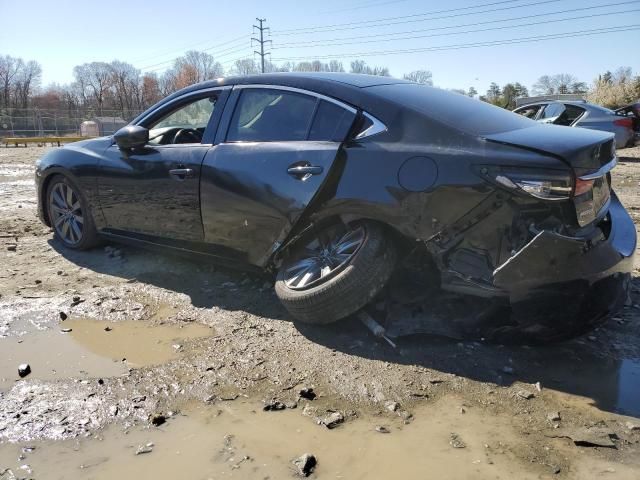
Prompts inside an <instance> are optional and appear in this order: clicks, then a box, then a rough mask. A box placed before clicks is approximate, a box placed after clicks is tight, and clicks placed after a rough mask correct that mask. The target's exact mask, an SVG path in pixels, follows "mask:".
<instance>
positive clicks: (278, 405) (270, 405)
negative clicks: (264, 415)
mask: <svg viewBox="0 0 640 480" xmlns="http://www.w3.org/2000/svg"><path fill="white" fill-rule="evenodd" d="M286 408H287V405H286V404H285V403H283V402H281V401H280V400H276V399H275V398H272V399H271V400H266V401H265V402H264V406H263V407H262V410H264V411H265V412H272V411H278V410H284V409H286Z"/></svg>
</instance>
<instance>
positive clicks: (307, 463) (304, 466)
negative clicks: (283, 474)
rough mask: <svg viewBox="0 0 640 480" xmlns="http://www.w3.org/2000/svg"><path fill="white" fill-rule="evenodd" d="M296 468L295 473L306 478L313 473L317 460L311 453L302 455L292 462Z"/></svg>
mask: <svg viewBox="0 0 640 480" xmlns="http://www.w3.org/2000/svg"><path fill="white" fill-rule="evenodd" d="M293 464H294V465H295V466H296V469H297V473H298V475H299V476H301V477H308V476H309V475H311V474H312V473H313V471H314V470H315V468H316V465H317V464H318V460H317V459H316V457H315V455H312V454H311V453H304V454H302V455H300V456H299V457H298V458H296V459H295V460H294V461H293Z"/></svg>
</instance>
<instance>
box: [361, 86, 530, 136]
mask: <svg viewBox="0 0 640 480" xmlns="http://www.w3.org/2000/svg"><path fill="white" fill-rule="evenodd" d="M366 90H367V91H369V92H370V93H372V94H374V95H378V96H380V97H382V98H384V99H385V100H389V101H391V102H393V103H395V104H398V105H402V106H403V107H405V108H408V109H411V110H413V111H416V112H419V113H421V114H423V115H424V116H426V117H428V118H431V119H433V120H435V121H437V122H440V123H443V124H445V125H447V126H449V127H452V128H455V129H457V130H459V131H462V132H466V133H469V134H471V135H491V134H495V133H501V132H508V131H510V130H517V129H519V128H527V127H533V126H535V125H536V123H535V122H534V121H533V120H529V119H528V118H525V117H523V116H521V115H518V114H516V113H513V112H510V111H509V110H505V109H503V108H500V107H495V106H493V105H490V104H488V103H485V102H482V101H480V100H476V99H473V98H469V97H467V96H466V95H460V94H459V93H452V92H448V91H446V90H442V89H439V88H433V87H427V86H426V85H418V84H415V83H398V84H393V85H379V86H375V87H368V88H366Z"/></svg>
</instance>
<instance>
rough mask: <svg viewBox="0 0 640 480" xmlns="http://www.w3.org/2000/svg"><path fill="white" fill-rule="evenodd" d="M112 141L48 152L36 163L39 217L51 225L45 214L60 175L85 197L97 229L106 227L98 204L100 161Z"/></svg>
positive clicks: (108, 138)
mask: <svg viewBox="0 0 640 480" xmlns="http://www.w3.org/2000/svg"><path fill="white" fill-rule="evenodd" d="M111 143H112V141H111V138H110V137H104V138H97V139H93V140H84V141H81V142H75V143H70V144H68V145H66V146H64V147H62V148H56V149H53V150H50V151H48V152H47V153H46V154H45V155H44V156H42V157H41V158H40V159H39V160H37V161H36V164H35V181H36V189H37V195H38V216H39V217H40V219H41V220H42V221H43V222H44V223H45V224H46V225H49V221H48V214H47V211H46V199H45V196H46V192H47V187H48V185H49V182H50V180H51V178H53V176H54V175H56V174H60V175H64V176H66V177H67V178H69V179H70V180H71V181H72V182H73V183H75V184H76V185H77V186H78V188H79V189H80V191H81V192H82V193H83V194H84V196H85V198H86V200H87V202H88V203H89V206H90V208H91V210H92V213H93V216H94V221H95V223H96V226H97V227H98V228H100V227H101V226H102V225H103V223H104V222H103V219H102V213H101V211H100V208H99V204H98V201H97V193H98V191H97V187H98V175H99V167H100V159H101V158H102V152H104V151H105V150H106V149H107V148H108V147H109V146H110V145H111Z"/></svg>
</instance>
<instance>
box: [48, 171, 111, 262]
mask: <svg viewBox="0 0 640 480" xmlns="http://www.w3.org/2000/svg"><path fill="white" fill-rule="evenodd" d="M45 201H46V205H47V215H48V217H49V222H50V225H51V228H53V231H54V236H55V238H56V239H57V240H58V241H60V243H62V244H63V245H64V246H65V247H66V248H71V249H73V250H86V249H89V248H93V247H95V246H96V245H98V244H99V243H100V240H99V237H98V232H97V231H96V227H95V223H94V222H93V215H92V214H91V209H90V208H89V202H87V199H86V198H85V196H84V194H83V193H82V191H81V190H80V188H78V186H76V184H75V183H74V182H72V181H71V179H69V178H68V177H65V176H64V175H55V176H54V177H53V178H52V179H51V181H50V182H49V185H48V186H47V196H46V200H45Z"/></svg>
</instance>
